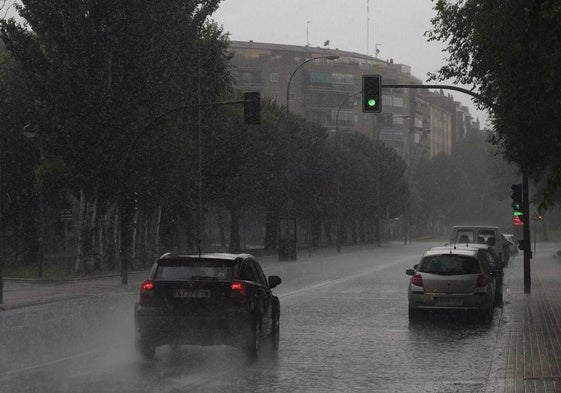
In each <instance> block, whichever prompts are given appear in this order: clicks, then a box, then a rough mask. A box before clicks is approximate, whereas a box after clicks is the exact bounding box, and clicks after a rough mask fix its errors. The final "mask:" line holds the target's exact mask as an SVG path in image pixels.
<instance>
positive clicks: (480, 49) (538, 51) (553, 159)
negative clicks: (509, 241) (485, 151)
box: [428, 0, 561, 207]
mask: <svg viewBox="0 0 561 393" xmlns="http://www.w3.org/2000/svg"><path fill="white" fill-rule="evenodd" d="M435 11H436V13H437V14H436V17H435V18H434V19H433V20H432V24H433V29H432V31H430V32H428V37H429V40H439V41H443V42H445V43H446V44H447V48H446V50H447V52H448V59H447V64H446V65H445V66H444V67H442V68H441V69H440V70H439V71H438V73H437V74H436V75H433V78H435V79H440V80H446V79H452V80H454V81H455V82H456V83H462V84H467V85H470V86H472V87H473V88H474V89H475V90H477V91H478V92H479V94H481V96H482V97H483V98H484V100H485V102H478V105H479V107H480V108H486V109H488V110H490V112H491V115H492V116H491V121H492V124H493V127H494V128H493V131H492V132H491V134H490V138H489V139H490V140H491V141H492V142H493V143H494V144H496V145H497V146H498V148H499V151H500V153H501V154H502V155H503V157H504V158H505V159H506V160H507V161H509V162H512V163H515V164H516V165H517V167H518V169H519V170H520V171H521V172H523V173H524V174H526V175H528V176H531V177H533V178H534V179H537V180H540V179H542V180H544V181H542V183H541V184H544V188H543V190H542V195H541V198H542V207H547V206H550V205H551V204H552V203H553V199H552V197H553V195H554V192H555V190H557V189H559V188H560V187H561V155H559V149H560V147H561V140H560V139H559V135H561V88H560V86H561V69H560V68H559V66H558V65H559V62H560V61H561V5H560V4H559V2H558V1H556V0H512V1H508V2H504V1H502V2H500V1H494V0H461V1H450V0H438V1H436V3H435ZM513 26H514V27H513ZM489 103H492V104H489Z"/></svg>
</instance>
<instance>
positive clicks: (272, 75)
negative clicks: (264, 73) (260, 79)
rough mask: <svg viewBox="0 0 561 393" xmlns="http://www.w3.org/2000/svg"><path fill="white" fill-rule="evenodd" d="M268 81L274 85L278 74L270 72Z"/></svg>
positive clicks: (277, 79)
mask: <svg viewBox="0 0 561 393" xmlns="http://www.w3.org/2000/svg"><path fill="white" fill-rule="evenodd" d="M269 80H270V81H271V82H273V83H276V82H278V81H279V74H278V73H277V72H271V74H270V75H269Z"/></svg>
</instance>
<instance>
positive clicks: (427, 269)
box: [405, 246, 495, 321]
mask: <svg viewBox="0 0 561 393" xmlns="http://www.w3.org/2000/svg"><path fill="white" fill-rule="evenodd" d="M405 273H406V274H407V275H409V276H412V277H411V279H410V281H409V288H408V298H409V317H410V318H414V317H416V316H417V315H418V313H419V312H420V311H421V310H423V309H465V310H477V311H479V312H480V313H481V314H482V316H483V317H484V319H485V320H487V321H490V320H492V318H493V312H494V304H495V279H494V273H493V271H492V268H491V267H490V266H489V262H488V261H487V259H486V258H483V257H482V256H481V254H480V253H478V251H477V249H475V248H467V247H466V248H462V249H456V248H455V247H453V246H451V247H449V248H444V247H435V248H434V249H430V250H429V251H427V252H426V253H425V255H424V256H423V258H422V259H421V261H420V262H419V264H417V265H415V267H414V268H413V269H407V270H406V271H405Z"/></svg>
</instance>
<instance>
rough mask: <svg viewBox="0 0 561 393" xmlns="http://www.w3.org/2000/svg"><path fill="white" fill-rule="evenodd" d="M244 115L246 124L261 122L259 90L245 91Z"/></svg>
mask: <svg viewBox="0 0 561 393" xmlns="http://www.w3.org/2000/svg"><path fill="white" fill-rule="evenodd" d="M243 117H244V123H245V124H249V125H259V124H261V94H260V93H259V92H257V91H250V92H246V93H243Z"/></svg>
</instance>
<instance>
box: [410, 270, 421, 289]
mask: <svg viewBox="0 0 561 393" xmlns="http://www.w3.org/2000/svg"><path fill="white" fill-rule="evenodd" d="M411 284H413V285H416V286H418V287H422V286H423V276H421V273H415V274H414V275H413V277H411Z"/></svg>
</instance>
